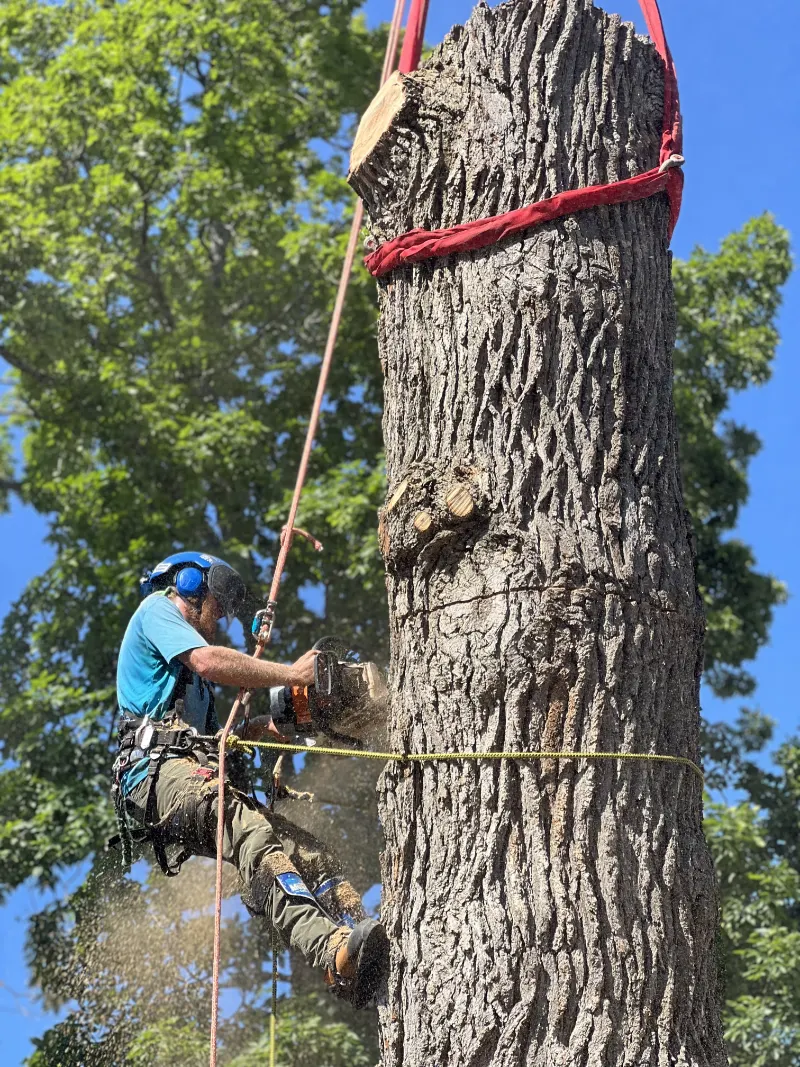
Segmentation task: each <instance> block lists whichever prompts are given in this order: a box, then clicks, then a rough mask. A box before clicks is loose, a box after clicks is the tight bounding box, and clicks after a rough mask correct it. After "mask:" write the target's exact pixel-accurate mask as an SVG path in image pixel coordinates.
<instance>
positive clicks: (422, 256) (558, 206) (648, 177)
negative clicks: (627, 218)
mask: <svg viewBox="0 0 800 1067" xmlns="http://www.w3.org/2000/svg"><path fill="white" fill-rule="evenodd" d="M670 173H671V171H664V172H661V171H659V168H658V167H654V168H653V169H652V170H648V171H646V172H645V173H644V174H637V175H636V177H635V178H626V179H625V181H621V182H611V183H610V184H609V185H590V186H588V187H587V188H586V189H574V190H572V191H570V192H566V193H556V195H555V196H551V197H550V198H549V199H548V200H539V201H538V203H536V204H529V205H528V207H521V208H517V210H516V211H507V212H506V213H505V214H504V215H490V216H489V217H488V218H486V219H479V220H478V221H477V222H462V223H461V225H459V226H451V227H449V228H448V229H446V230H422V229H419V230H409V232H408V233H404V234H402V235H401V236H400V237H396V238H395V239H394V240H393V241H387V242H386V244H383V245H381V246H380V248H377V249H376V250H375V251H374V252H372V253H371V254H370V255H369V256H367V257H366V259H365V260H364V262H365V263H366V265H367V269H368V270H369V271H370V273H371V274H373V275H374V276H375V277H376V278H380V277H381V275H383V274H388V273H389V271H392V270H395V268H397V267H407V266H409V265H410V264H411V263H421V262H422V261H423V260H426V259H436V258H438V257H440V256H450V255H453V253H455V252H472V251H474V250H475V249H477V248H486V247H487V245H493V244H496V243H497V242H498V241H502V240H503V238H505V237H510V236H511V235H512V234H515V233H519V232H520V231H521V230H528V229H530V228H531V227H532V226H539V225H541V224H542V223H543V222H550V221H552V220H553V219H560V218H563V217H564V215H572V214H574V213H575V212H576V211H584V210H585V209H586V208H590V207H597V206H598V205H599V204H627V203H630V202H631V201H633V200H644V199H645V197H648V196H653V195H654V194H655V193H661V192H664V191H665V190H666V189H667V186H668V182H669V176H670Z"/></svg>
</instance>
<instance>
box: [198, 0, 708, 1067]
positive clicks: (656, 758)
mask: <svg viewBox="0 0 800 1067" xmlns="http://www.w3.org/2000/svg"><path fill="white" fill-rule="evenodd" d="M429 3H430V0H411V10H410V12H409V17H408V25H407V29H406V36H405V40H404V42H403V50H402V54H401V56H400V62H399V66H398V69H399V70H400V72H401V73H403V74H409V73H411V72H413V71H414V70H416V68H417V65H418V63H419V58H420V54H421V51H422V42H423V38H424V32H425V22H426V18H427V14H428V6H429ZM405 4H406V0H395V8H394V14H393V17H392V22H391V26H390V30H389V36H388V39H387V44H386V53H385V56H384V62H383V70H382V73H381V85H383V84H384V82H385V81H386V80H387V78H388V77H389V75H390V73H391V72H392V69H393V67H394V65H395V57H396V55H397V45H398V42H399V38H400V27H401V25H402V18H403V12H404V10H405ZM639 4H640V7H641V8H642V11H643V12H644V16H645V20H646V22H647V28H648V32H649V33H650V36H651V38H652V39H653V41H654V43H655V46H656V48H657V50H658V52H659V55H661V57H662V59H663V61H664V66H665V86H664V131H663V136H662V143H661V152H660V156H659V166H658V167H657V168H654V172H655V181H654V182H652V188H648V191H647V192H641V188H642V187H643V185H644V183H643V182H642V179H648V180H650V179H652V178H653V177H654V174H653V172H648V173H647V174H645V175H637V176H635V177H634V178H632V179H626V180H625V182H628V183H635V182H638V186H637V190H638V191H639V192H640V195H636V196H630V195H623V196H622V197H621V199H622V200H633V199H640V198H641V196H651V195H653V193H654V192H657V191H661V189H662V188H663V189H665V190H666V192H667V194H668V195H669V198H670V234H671V233H672V229H673V228H674V225H675V222H676V221H677V217H678V211H679V209H680V197H681V190H682V181H683V176H682V174H681V173H680V164H681V163H682V162H683V157H682V156H680V144H681V136H680V114H679V109H678V91H677V79H676V77H675V68H674V64H673V62H672V56H671V54H670V52H669V47H668V45H667V43H666V38H665V35H664V30H663V25H662V22H661V15H660V12H659V10H658V2H657V0H639ZM662 178H663V184H662ZM625 182H615V183H610V184H609V185H608V186H604V187H594V188H591V189H586V190H575V191H574V192H569V193H562V194H559V195H560V196H561V198H562V205H563V198H567V203H569V198H570V197H571V196H575V195H578V196H580V195H581V194H586V193H589V194H590V195H591V196H597V197H598V199H597V201H596V202H597V203H610V202H620V201H619V200H614V199H613V197H614V196H615V195H616V193H615V191H614V187H615V186H624V185H625ZM598 190H599V191H598ZM603 190H605V191H606V192H605V193H604V192H603ZM608 190H611V192H610V194H609V193H608ZM608 195H610V196H611V197H612V199H611V200H609V199H603V197H604V196H608ZM557 199H558V197H553V198H551V199H550V200H549V201H543V202H542V204H543V205H545V207H544V209H543V210H544V211H545V212H547V211H548V210H549V209H548V208H547V207H546V205H547V204H550V205H553V204H554V202H555V201H556V200H557ZM576 204H577V201H572V206H571V207H570V208H569V209H568V210H563V211H561V214H566V213H569V211H575V210H582V207H588V206H593V204H591V203H589V204H583V205H582V207H578V206H575V205H576ZM531 209H533V210H534V211H535V210H537V209H538V210H542V209H541V205H531V208H530V209H522V210H531ZM363 212H364V208H363V204H362V203H361V201H360V200H359V201H358V202H357V204H356V207H355V211H354V213H353V220H352V224H351V226H350V237H349V240H348V244H347V251H346V253H345V258H344V263H343V265H342V273H341V276H340V279H339V286H338V289H337V294H336V301H335V303H334V309H333V315H332V317H331V323H330V328H329V332H328V338H327V342H326V345H325V353H324V356H323V359H322V363H321V365H320V376H319V382H318V385H317V391H316V395H315V397H314V404H313V407H312V410H311V416H310V419H309V424H308V429H307V432H306V438H305V443H304V446H303V453H302V456H301V459H300V465H299V468H298V472H297V480H296V483H295V488H294V493H293V495H292V502H291V506H290V508H289V517H288V520H287V523H286V526H285V527H284V528H283V531H282V533H281V542H280V551H279V553H278V558H277V561H276V563H275V571H274V574H273V578H272V584H271V586H270V592H269V599H268V602H267V607H266V608H265V609H264V611H263V613H262V618H261V628H260V630H259V632H258V635H257V641H256V647H255V650H254V652H253V656H254V658H259V657H260V656H261V655H262V653H263V651H264V648H265V647H266V646H267V644H268V643H269V641H270V638H271V636H272V628H273V624H274V620H275V608H276V604H277V597H278V591H279V588H280V582H281V578H282V576H283V570H284V567H285V564H286V559H287V557H288V554H289V551H290V549H291V547H292V542H293V540H294V537H295V535H296V534H301V535H304V532H303V531H301V530H299V529H298V528H297V527H296V526H295V520H296V518H297V510H298V507H299V504H300V496H301V494H302V491H303V485H304V483H305V479H306V475H307V472H308V463H309V458H310V456H311V450H312V447H313V444H314V438H315V436H316V432H317V426H318V424H319V416H320V411H321V409H322V401H323V398H324V395H325V390H326V386H327V381H328V375H329V372H330V367H331V362H332V359H333V352H334V349H335V346H336V339H337V336H338V332H339V324H340V322H341V316H342V309H343V307H344V301H345V296H346V293H347V287H348V283H349V279H350V274H351V272H352V268H353V261H354V259H355V252H356V247H357V245H358V238H359V233H360V230H361V224H362V221H363ZM510 214H513V213H510ZM497 219H499V220H500V222H501V224H502V223H503V222H505V221H506V220H505V216H499V217H497ZM497 219H494V220H493V219H489V220H479V221H478V223H467V224H465V225H466V226H467V227H469V226H477V227H480V226H481V225H482V224H483V225H485V224H486V223H490V224H491V223H492V222H496V221H497ZM536 221H542V220H541V219H538V220H536ZM531 224H532V223H527V224H526V225H531ZM453 229H459V228H458V227H454V228H453ZM420 232H422V233H423V234H425V238H431V237H433V239H434V243H435V242H436V239H437V238H438V237H446V236H449V233H450V232H449V231H438V232H437V231H434V233H433V234H431V233H425V231H412V234H410V235H401V237H400V238H397V239H396V242H398V243H399V242H402V241H403V240H404V239H406V238H408V237H412V238H413V237H414V235H415V234H418V233H420ZM461 236H463V235H459V239H460V237H461ZM472 236H474V234H473V235H472ZM465 239H466V240H467V241H468V240H469V239H470V235H469V234H468V235H466V238H465ZM498 239H499V237H494V238H492V239H491V240H490V241H487V242H485V243H486V244H488V243H493V242H494V240H498ZM396 242H387V244H386V245H383V246H382V247H381V248H379V249H378V250H377V251H376V252H374V253H373V254H372V256H370V257H367V265H368V267H369V269H370V270H373V264H374V263H377V262H378V261H380V262H381V263H385V262H386V260H387V257H388V254H389V252H393V251H397V253H398V254H400V255H401V256H402V254H403V253H404V252H405V253H407V250H406V249H405V248H402V249H401V248H396V249H390V248H389V245H395V243H396ZM472 247H476V246H472ZM481 247H482V246H481ZM456 250H458V249H456V248H450V251H456ZM433 254H434V255H439V254H445V253H442V252H434V253H433ZM373 257H378V259H377V260H374V259H373ZM419 258H430V255H425V256H422V257H419ZM371 261H372V262H371ZM412 261H417V260H412V259H411V258H410V257H409V256H408V254H406V257H405V258H404V259H402V262H412ZM394 265H397V264H396V263H395V264H394ZM390 269H392V267H391V266H387V267H385V269H384V270H379V271H378V270H373V273H376V274H378V273H385V272H386V270H390ZM318 547H319V548H321V546H318ZM250 695H251V694H250V692H249V691H247V690H245V689H240V690H239V693H238V695H237V697H236V700H235V701H234V703H233V707H232V708H231V712H230V715H229V716H228V720H227V722H226V723H225V727H224V729H223V731H222V734H221V736H220V742H219V787H218V794H217V842H216V844H217V856H216V889H215V903H214V947H213V971H212V983H211V984H212V1002H211V1052H210V1058H209V1067H217V1036H218V1022H219V969H220V941H221V925H222V870H223V860H222V850H223V846H224V833H225V821H224V810H225V809H224V801H225V754H226V751H227V750H228V748H233V747H236V746H237V745H242V744H244V745H247V746H249V747H251V748H266V749H275V750H278V751H288V752H305V753H307V752H317V753H319V754H320V755H336V756H354V757H360V758H362V759H381V760H385V761H390V760H393V761H397V762H404V763H414V762H419V763H422V762H433V761H444V760H450V761H454V760H503V759H505V760H544V759H571V760H576V759H590V760H612V759H613V760H621V761H630V760H650V761H653V762H660V763H674V764H683V765H685V766H687V767H689V768H690V769H691V770H693V771H694V773H695V774H697V775H698V776H699V777H700V779H701V781H702V780H703V772H702V770H701V769H700V767H698V766H697V764H696V763H693V762H692V760H690V759H688V758H686V757H683V756H668V755H659V754H653V753H635V752H626V753H614V752H450V753H448V752H439V753H436V752H432V753H407V754H406V753H394V752H389V753H385V752H362V751H359V750H355V749H333V748H323V747H315V748H306V747H303V746H299V745H283V744H279V743H275V742H264V741H259V742H255V741H249V742H242V741H241V740H240V738H238V737H237V736H236V735H235V734H231V730H232V729H233V726H234V723H235V722H236V720H237V717H238V715H239V713H240V711H242V709H244V711H245V715H246V714H247V709H248V705H249V702H250ZM272 955H273V969H272V1014H271V1019H270V1065H271V1067H275V1055H276V1043H277V1042H276V1010H277V984H278V968H277V946H276V941H275V938H274V934H273V941H272Z"/></svg>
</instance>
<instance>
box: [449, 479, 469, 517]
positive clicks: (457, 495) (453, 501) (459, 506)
mask: <svg viewBox="0 0 800 1067" xmlns="http://www.w3.org/2000/svg"><path fill="white" fill-rule="evenodd" d="M444 502H445V504H446V505H447V510H448V511H449V512H450V514H451V515H455V516H456V518H457V519H466V518H467V517H468V516H469V515H471V514H472V512H473V511H474V510H475V501H474V500H473V498H472V493H470V491H469V489H467V487H466V486H465V485H454V486H453V487H452V488H451V489H450V490H449V491H448V493H447V496H446V497H445V498H444Z"/></svg>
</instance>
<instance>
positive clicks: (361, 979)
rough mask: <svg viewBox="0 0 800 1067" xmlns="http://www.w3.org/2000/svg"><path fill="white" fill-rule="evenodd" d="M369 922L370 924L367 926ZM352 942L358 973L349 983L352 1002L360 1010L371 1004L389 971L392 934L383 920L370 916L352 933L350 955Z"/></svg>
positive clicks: (349, 944) (348, 946) (349, 942)
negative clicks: (385, 927) (377, 920)
mask: <svg viewBox="0 0 800 1067" xmlns="http://www.w3.org/2000/svg"><path fill="white" fill-rule="evenodd" d="M367 923H369V924H370V925H369V927H368V929H366V930H365V929H364V927H365V926H366V925H367ZM351 946H352V952H353V953H354V954H355V956H356V975H355V978H354V979H353V984H352V986H351V987H350V1003H351V1004H352V1005H353V1007H354V1008H355V1009H356V1010H357V1009H359V1008H364V1007H366V1005H367V1004H369V1002H370V1001H371V1000H372V998H373V997H374V996H375V994H376V993H377V991H378V988H379V986H380V985H381V982H383V981H385V979H386V978H387V977H388V975H389V938H388V937H387V936H386V931H385V930H384V928H383V927H382V926H381V925H380V923H378V922H375V920H374V919H368V920H367V921H366V922H365V923H359V924H358V926H357V927H356V928H355V930H354V931H353V933H352V934H351V935H350V940H349V941H348V943H347V948H348V955H349V953H350V951H351Z"/></svg>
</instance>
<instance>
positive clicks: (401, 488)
mask: <svg viewBox="0 0 800 1067" xmlns="http://www.w3.org/2000/svg"><path fill="white" fill-rule="evenodd" d="M406 489H408V478H404V479H403V480H402V482H401V483H400V484H399V485H398V487H397V488H396V489H395V491H394V492H393V493H392V498H391V500H390V501H389V503H388V504H387V505H386V513H387V514H388V513H389V512H390V511H391V510H392V508H393V507H395V506H396V505H397V504H398V503H399V502H400V500H401V499H402V496H403V493H405V491H406Z"/></svg>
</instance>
